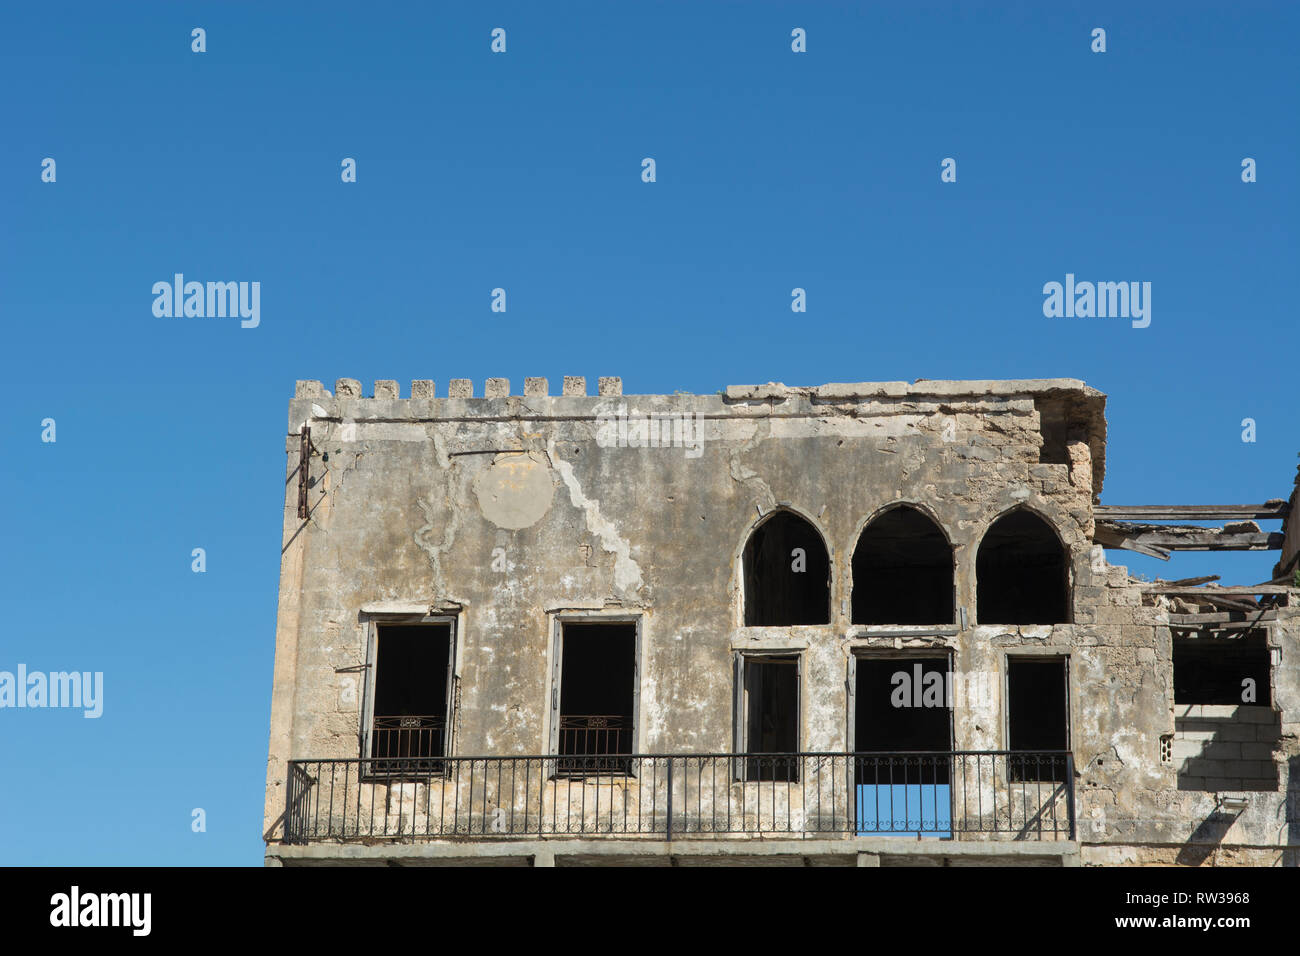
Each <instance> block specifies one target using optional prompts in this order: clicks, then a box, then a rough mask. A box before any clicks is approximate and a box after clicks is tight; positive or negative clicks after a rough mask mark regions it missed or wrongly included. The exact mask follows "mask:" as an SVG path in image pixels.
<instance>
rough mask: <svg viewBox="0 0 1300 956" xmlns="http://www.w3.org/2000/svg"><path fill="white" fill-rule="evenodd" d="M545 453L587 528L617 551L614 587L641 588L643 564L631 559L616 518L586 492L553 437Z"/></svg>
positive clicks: (607, 546)
mask: <svg viewBox="0 0 1300 956" xmlns="http://www.w3.org/2000/svg"><path fill="white" fill-rule="evenodd" d="M546 454H547V457H549V458H550V460H551V466H552V467H553V468H554V469H555V470H556V471H557V472H559V473H560V478H561V479H562V480H563V481H564V486H565V487H566V488H568V489H569V500H570V501H571V502H573V506H574V507H575V508H578V509H580V510H581V511H582V512H583V514H584V515H585V516H586V519H587V530H588V531H590V532H591V533H592V534H594V535H596V537H598V538H600V543H601V546H602V547H603V548H604V549H605V550H606V551H609V552H610V553H612V554H613V555H614V587H615V589H617V590H619V591H622V592H624V593H625V594H626V593H633V594H634V593H635V592H637V591H639V590H640V589H641V587H642V585H643V583H644V581H643V579H642V577H641V568H640V567H639V566H638V565H637V563H636V562H635V561H633V560H632V546H631V544H629V543H628V541H627V540H626V539H625V538H622V537H620V536H619V533H618V529H617V528H616V527H615V526H614V522H612V521H610V520H609V519H608V518H605V517H603V516H602V515H601V513H600V502H599V501H598V500H596V499H594V498H588V497H587V496H586V495H585V494H583V492H582V486H581V485H580V484H578V478H577V476H576V475H575V474H574V473H573V466H572V465H571V464H569V463H568V462H567V461H562V460H561V459H560V456H559V454H558V453H557V452H556V449H555V440H554V439H548V440H547V442H546Z"/></svg>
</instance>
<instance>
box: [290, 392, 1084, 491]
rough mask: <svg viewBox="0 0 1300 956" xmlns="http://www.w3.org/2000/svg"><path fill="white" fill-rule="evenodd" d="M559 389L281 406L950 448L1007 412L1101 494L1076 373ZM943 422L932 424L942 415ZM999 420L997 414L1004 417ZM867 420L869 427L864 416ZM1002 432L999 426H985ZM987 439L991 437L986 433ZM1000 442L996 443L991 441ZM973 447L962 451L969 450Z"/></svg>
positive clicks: (313, 417) (334, 396)
mask: <svg viewBox="0 0 1300 956" xmlns="http://www.w3.org/2000/svg"><path fill="white" fill-rule="evenodd" d="M562 382H563V384H562V386H561V388H560V391H559V393H558V394H552V392H551V388H550V383H549V380H548V379H546V378H526V379H524V389H523V395H519V394H517V393H515V394H512V389H511V383H510V380H509V379H507V378H489V379H487V380H486V381H485V382H484V384H483V388H482V390H481V392H480V393H478V394H476V393H475V389H474V383H473V382H472V381H471V380H470V379H464V378H454V379H451V380H450V382H449V384H448V389H447V395H446V397H439V395H438V390H437V385H436V383H435V382H433V381H431V380H428V379H418V380H416V381H413V382H412V383H411V387H410V391H409V393H408V396H409V397H407V398H403V397H402V396H401V389H400V387H399V385H398V383H397V382H396V381H393V380H380V381H377V382H375V383H374V387H373V389H372V391H371V393H370V395H369V396H366V395H365V394H364V393H363V390H362V385H361V382H360V381H359V380H357V379H352V378H341V379H338V380H337V381H336V382H335V383H334V390H333V392H331V391H329V390H328V389H326V388H325V386H324V385H323V384H322V383H321V382H319V381H299V382H298V383H297V385H296V387H295V390H294V399H293V400H292V401H291V402H290V403H289V422H288V430H289V433H290V434H291V435H297V434H298V433H299V432H300V430H301V428H302V426H303V425H304V424H310V423H311V422H312V421H333V422H342V423H388V422H453V421H462V422H494V421H495V422H500V421H515V420H528V421H533V422H547V421H552V422H556V421H574V420H582V419H591V420H593V421H594V420H596V419H597V418H600V417H602V416H611V415H616V416H617V415H631V416H636V415H656V414H672V415H690V416H693V417H694V418H695V419H696V420H697V421H702V422H712V423H719V422H721V423H725V422H727V421H734V420H742V419H770V420H772V421H774V422H787V423H788V427H786V428H784V429H778V431H777V432H774V434H786V435H789V436H796V435H815V434H823V435H828V436H835V437H838V436H846V437H867V436H868V435H869V434H871V433H872V432H873V431H874V432H875V433H878V434H879V435H880V436H881V437H883V436H885V435H899V434H905V433H908V431H909V428H906V427H903V424H904V423H907V422H911V423H917V422H920V421H921V420H928V421H930V422H931V423H932V424H930V425H925V426H923V427H924V428H925V430H926V431H933V432H934V433H935V437H939V438H941V439H942V441H944V442H951V443H955V444H958V445H966V444H972V445H978V444H982V443H984V440H983V439H981V438H979V437H977V433H979V432H981V431H984V430H985V429H986V427H988V423H990V422H992V421H994V420H996V419H999V418H1001V417H1002V416H1009V417H1010V419H1012V420H1014V428H1013V429H1011V430H1013V431H1014V432H1015V433H1016V434H1023V435H1026V436H1028V437H1027V440H1029V441H1032V442H1034V443H1036V444H1038V445H1041V455H1040V454H1039V451H1038V449H1035V451H1034V452H1033V454H1032V455H1031V456H1030V458H1031V459H1032V460H1035V461H1039V462H1042V463H1054V464H1066V463H1068V462H1069V461H1070V457H1069V452H1068V446H1069V445H1070V443H1072V442H1073V443H1082V444H1086V445H1087V449H1088V457H1089V458H1090V459H1091V472H1092V488H1093V491H1094V493H1097V494H1099V493H1100V492H1101V486H1102V481H1103V478H1104V476H1105V462H1106V418H1105V406H1106V396H1105V395H1104V394H1103V393H1102V392H1100V391H1098V390H1097V389H1095V388H1091V387H1090V386H1088V385H1086V384H1085V383H1084V382H1082V381H1080V380H1079V379H1072V378H1049V379H1006V380H984V379H974V380H940V379H917V380H916V381H915V382H911V383H909V382H832V383H828V384H824V385H813V386H793V385H785V384H783V383H781V382H768V383H766V384H762V385H728V386H727V387H726V388H724V389H722V390H721V391H719V392H715V393H712V394H692V393H687V392H678V393H676V394H672V395H651V394H644V395H624V394H623V380H622V379H621V378H618V377H613V376H607V377H601V378H599V379H598V380H597V394H595V395H589V394H588V389H587V379H586V378H585V377H583V376H579V375H566V376H564V377H563V380H562ZM940 419H942V421H940ZM1005 420H1006V419H1004V421H1005ZM873 422H874V423H876V424H875V425H870V423H873ZM993 430H994V432H997V433H999V434H1000V435H1001V436H1002V438H1003V439H1005V436H1006V435H1007V434H1008V431H1009V429H1008V426H993ZM989 437H990V438H995V437H996V436H989ZM999 440H1001V439H999ZM978 453H979V450H978V449H977V450H974V451H972V452H971V454H972V455H976V454H978Z"/></svg>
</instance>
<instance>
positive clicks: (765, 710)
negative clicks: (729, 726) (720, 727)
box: [743, 657, 799, 781]
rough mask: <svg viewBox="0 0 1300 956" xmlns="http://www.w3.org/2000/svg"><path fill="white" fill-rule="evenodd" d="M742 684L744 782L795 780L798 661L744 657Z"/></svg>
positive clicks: (794, 658) (797, 731) (796, 773)
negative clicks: (744, 752)
mask: <svg viewBox="0 0 1300 956" xmlns="http://www.w3.org/2000/svg"><path fill="white" fill-rule="evenodd" d="M744 682H745V686H744V708H745V712H744V716H743V719H744V726H745V746H744V749H745V750H746V751H747V752H748V753H751V754H763V755H764V756H761V757H749V758H747V759H746V761H745V779H746V780H786V781H798V779H799V759H798V757H795V756H784V755H794V754H797V753H798V752H799V658H797V657H749V658H746V659H745V661H744Z"/></svg>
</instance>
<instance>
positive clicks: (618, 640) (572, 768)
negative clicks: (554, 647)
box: [552, 621, 637, 775]
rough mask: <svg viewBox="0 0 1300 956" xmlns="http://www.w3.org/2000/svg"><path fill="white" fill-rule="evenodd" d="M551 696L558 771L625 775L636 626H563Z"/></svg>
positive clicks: (632, 733) (630, 623) (633, 693)
mask: <svg viewBox="0 0 1300 956" xmlns="http://www.w3.org/2000/svg"><path fill="white" fill-rule="evenodd" d="M558 651H559V653H558V654H557V658H558V665H559V666H558V673H557V687H556V688H555V689H554V690H553V691H552V695H553V704H554V709H555V710H556V711H558V712H557V713H553V715H552V718H553V720H554V721H555V726H556V733H555V737H554V741H555V752H556V753H557V754H559V755H560V758H561V759H560V760H559V761H557V765H556V767H557V771H558V772H559V773H562V774H567V775H582V774H602V773H605V774H609V773H629V772H630V771H631V761H630V760H626V759H621V757H622V756H623V755H627V754H631V753H632V752H633V749H632V748H633V742H634V740H635V729H636V728H635V715H636V698H637V692H636V691H637V666H636V659H637V626H636V622H635V621H611V622H608V623H605V622H592V621H563V622H561V624H560V641H559V648H558Z"/></svg>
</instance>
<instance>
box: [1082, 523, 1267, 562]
mask: <svg viewBox="0 0 1300 956" xmlns="http://www.w3.org/2000/svg"><path fill="white" fill-rule="evenodd" d="M1093 540H1094V541H1096V542H1097V543H1098V544H1100V545H1101V546H1102V547H1105V548H1127V549H1128V550H1130V551H1136V550H1138V549H1139V548H1150V549H1154V550H1155V551H1165V552H1168V551H1280V550H1281V549H1282V542H1283V540H1285V538H1284V535H1282V533H1281V532H1278V531H1261V530H1259V526H1258V525H1256V524H1254V523H1253V522H1248V523H1246V524H1245V525H1244V526H1235V525H1228V526H1227V527H1226V528H1202V527H1199V526H1197V525H1151V524H1132V523H1129V522H1125V521H1114V520H1110V519H1105V518H1103V519H1099V520H1098V521H1097V522H1096V530H1095V531H1094V533H1093ZM1156 556H1157V557H1159V555H1156Z"/></svg>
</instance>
